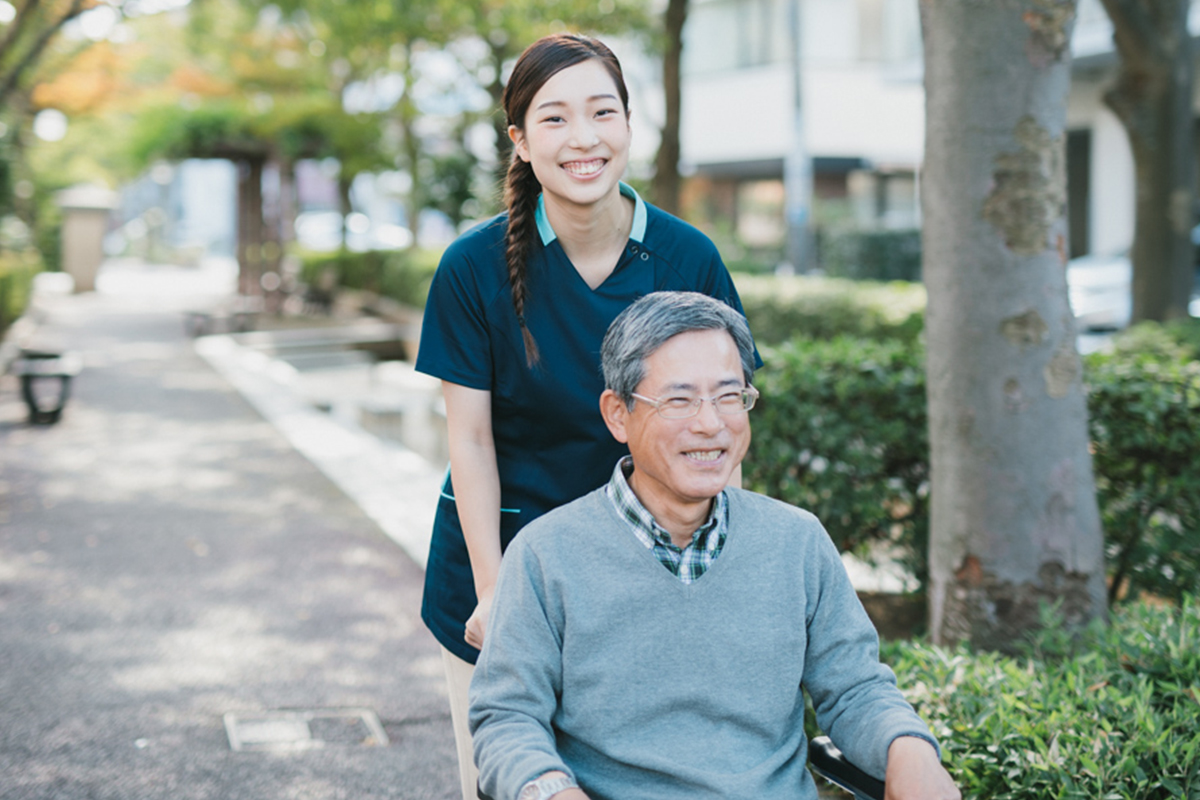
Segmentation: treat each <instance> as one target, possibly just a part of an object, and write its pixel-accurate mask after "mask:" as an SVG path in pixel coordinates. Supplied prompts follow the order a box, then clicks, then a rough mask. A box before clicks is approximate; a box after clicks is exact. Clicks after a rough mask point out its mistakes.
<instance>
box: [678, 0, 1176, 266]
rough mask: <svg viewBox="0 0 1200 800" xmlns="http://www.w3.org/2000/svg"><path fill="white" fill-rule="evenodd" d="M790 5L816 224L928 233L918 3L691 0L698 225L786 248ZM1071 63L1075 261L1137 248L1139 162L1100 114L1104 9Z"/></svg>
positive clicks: (1110, 118) (688, 79) (688, 105)
mask: <svg viewBox="0 0 1200 800" xmlns="http://www.w3.org/2000/svg"><path fill="white" fill-rule="evenodd" d="M794 3H798V5H799V7H800V16H799V19H800V24H799V26H798V29H799V31H800V34H799V36H800V44H801V49H800V52H801V55H802V60H801V69H800V71H801V74H802V76H803V78H802V83H801V104H802V107H803V116H802V118H803V131H804V138H805V143H806V148H807V150H808V152H809V154H810V155H811V156H812V159H813V172H814V178H815V180H814V196H815V200H814V211H815V219H816V221H817V223H818V224H828V223H830V222H831V221H832V222H834V223H838V222H842V223H846V224H852V225H857V226H861V227H870V226H877V227H887V228H904V227H915V226H917V225H919V222H920V216H919V211H920V208H919V206H920V203H919V192H918V184H917V181H916V175H917V174H918V172H919V167H920V163H921V160H922V155H923V149H924V135H925V134H924V113H925V112H924V88H923V85H922V66H921V61H922V51H921V33H920V20H919V14H918V10H917V0H692V3H691V10H690V12H689V17H688V23H687V27H686V29H685V34H684V36H685V46H684V84H683V125H682V128H683V131H682V139H683V142H682V144H683V169H684V172H685V174H688V175H690V178H691V179H690V181H689V184H688V190H687V198H686V201H685V202H686V205H687V209H688V212H689V214H690V215H693V216H695V217H696V218H698V219H700V220H704V219H708V220H714V221H715V220H719V219H721V218H725V219H733V220H734V226H733V227H734V230H733V231H730V233H733V234H735V235H736V237H737V239H738V240H739V241H741V242H742V243H744V244H746V245H748V246H750V247H756V246H757V247H762V248H763V249H764V250H767V249H769V248H771V247H780V246H782V242H783V237H784V221H783V200H784V197H783V177H782V176H783V162H784V158H785V156H786V154H787V153H788V151H789V148H790V147H791V146H792V141H793V138H792V130H793V119H794V110H793V97H794V88H793V87H794V81H793V75H794V73H795V67H794V65H793V62H792V53H793V43H794V41H795V39H794V37H793V34H792V31H793V30H794V28H793V20H794V19H795V17H793V16H792V14H793V8H794V5H793V4H794ZM1191 22H1192V24H1191V30H1192V33H1193V36H1195V35H1197V34H1200V0H1193V7H1192V15H1191ZM1072 53H1073V59H1074V60H1073V68H1072V69H1073V72H1072V76H1073V77H1072V85H1071V92H1070V96H1069V99H1068V109H1067V127H1068V136H1067V163H1068V182H1069V185H1070V186H1069V189H1070V202H1069V214H1070V225H1071V239H1072V242H1071V250H1072V253H1071V254H1072V255H1081V254H1084V253H1100V254H1109V253H1116V252H1120V251H1122V250H1124V249H1127V248H1128V247H1129V246H1130V244H1131V243H1132V240H1133V222H1134V220H1133V217H1134V174H1133V158H1132V154H1131V152H1130V148H1129V143H1128V139H1127V137H1126V134H1125V129H1124V128H1123V126H1122V125H1121V123H1120V121H1119V120H1118V119H1117V118H1116V116H1115V115H1114V114H1113V113H1112V112H1111V111H1110V110H1109V109H1108V108H1107V106H1105V105H1104V102H1103V93H1104V91H1105V90H1106V89H1107V88H1108V87H1109V86H1110V85H1111V84H1112V82H1113V81H1114V78H1115V73H1116V68H1117V56H1116V54H1115V52H1114V48H1113V44H1112V26H1111V24H1110V22H1109V20H1108V17H1107V15H1106V14H1105V12H1104V9H1103V7H1102V6H1101V4H1100V0H1081V2H1080V5H1079V11H1078V20H1077V23H1076V27H1075V31H1074V35H1073V38H1072ZM1198 85H1200V81H1198ZM714 224H715V223H714Z"/></svg>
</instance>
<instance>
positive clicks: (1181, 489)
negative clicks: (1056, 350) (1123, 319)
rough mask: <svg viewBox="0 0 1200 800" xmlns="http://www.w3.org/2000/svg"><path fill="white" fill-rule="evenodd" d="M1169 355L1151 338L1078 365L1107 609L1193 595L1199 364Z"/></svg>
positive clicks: (1199, 576) (1196, 582)
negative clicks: (1147, 597) (1143, 345)
mask: <svg viewBox="0 0 1200 800" xmlns="http://www.w3.org/2000/svg"><path fill="white" fill-rule="evenodd" d="M1153 333H1156V332H1155V331H1153V330H1142V331H1139V332H1137V333H1136V334H1135V336H1134V337H1131V338H1130V339H1127V340H1126V341H1125V342H1124V345H1126V346H1127V345H1128V344H1129V343H1130V342H1132V341H1139V340H1142V341H1145V340H1146V339H1147V338H1148V335H1150V334H1153ZM1157 333H1159V334H1161V333H1163V332H1162V331H1161V329H1159V331H1157ZM1171 345H1172V342H1171V340H1170V339H1169V338H1160V339H1157V340H1156V342H1155V346H1154V347H1153V348H1147V349H1145V350H1142V351H1129V350H1124V349H1121V348H1118V349H1117V350H1115V351H1114V352H1113V353H1110V354H1092V355H1090V356H1088V358H1087V360H1086V370H1085V373H1084V374H1085V380H1086V381H1087V385H1088V410H1089V415H1090V418H1091V420H1090V429H1091V440H1092V451H1093V463H1094V468H1095V474H1096V493H1097V497H1098V499H1099V502H1100V509H1101V513H1102V514H1103V518H1104V530H1105V533H1106V537H1105V539H1106V541H1105V547H1106V551H1107V557H1108V562H1109V574H1110V578H1111V585H1110V589H1109V599H1110V601H1113V600H1115V599H1116V598H1117V597H1118V596H1119V595H1120V594H1121V593H1130V592H1132V593H1137V592H1142V591H1145V592H1150V593H1151V594H1154V595H1158V596H1161V597H1167V598H1171V599H1173V600H1178V599H1179V598H1181V597H1182V596H1183V594H1184V593H1187V592H1200V362H1197V361H1188V360H1185V358H1184V357H1183V356H1182V354H1181V352H1180V351H1182V350H1183V348H1181V347H1178V346H1176V347H1175V348H1172V346H1171ZM1173 350H1174V352H1173Z"/></svg>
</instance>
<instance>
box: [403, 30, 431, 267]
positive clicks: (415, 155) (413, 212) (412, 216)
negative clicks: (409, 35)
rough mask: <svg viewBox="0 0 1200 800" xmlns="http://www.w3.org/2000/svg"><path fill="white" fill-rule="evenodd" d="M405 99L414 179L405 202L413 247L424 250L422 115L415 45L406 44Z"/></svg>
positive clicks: (405, 126) (405, 125)
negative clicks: (416, 92)
mask: <svg viewBox="0 0 1200 800" xmlns="http://www.w3.org/2000/svg"><path fill="white" fill-rule="evenodd" d="M403 75H404V96H403V97H401V98H400V103H399V112H400V113H399V122H400V130H401V133H402V136H403V139H404V142H403V144H402V147H403V149H404V162H405V165H406V166H407V167H408V174H409V176H410V177H411V178H412V181H411V184H410V185H409V187H408V196H407V197H406V198H405V200H404V213H405V215H406V216H407V217H408V228H409V230H410V231H411V232H412V240H411V241H412V247H413V248H414V249H416V248H417V247H419V246H420V241H419V234H420V230H421V209H423V208H424V207H425V185H424V184H423V183H422V180H421V137H420V136H418V135H417V120H418V118H419V117H420V114H421V112H420V111H418V110H417V103H416V100H414V99H413V92H412V87H413V85H414V84H415V83H416V78H417V75H416V70H414V69H413V52H412V45H411V43H409V42H405V44H404V70H403Z"/></svg>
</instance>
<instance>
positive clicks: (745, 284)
mask: <svg viewBox="0 0 1200 800" xmlns="http://www.w3.org/2000/svg"><path fill="white" fill-rule="evenodd" d="M734 283H735V284H736V285H737V289H738V294H739V295H741V298H742V306H743V307H744V308H745V310H746V318H747V320H749V322H750V330H751V331H753V332H754V340H755V341H756V342H757V343H759V344H760V345H762V344H766V345H771V344H780V343H782V342H785V341H787V340H788V339H791V338H793V337H796V336H803V337H807V338H810V339H832V338H833V337H835V336H843V335H846V336H861V337H866V338H870V339H903V340H905V341H913V340H915V339H917V338H918V337H919V336H920V335H921V331H922V329H923V328H924V325H925V321H924V311H925V287H924V286H922V285H921V284H919V283H902V282H892V283H873V282H869V281H851V280H846V279H843V278H820V277H814V276H809V275H795V276H786V277H784V276H763V275H747V274H735V275H734Z"/></svg>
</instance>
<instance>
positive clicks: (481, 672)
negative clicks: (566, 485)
mask: <svg viewBox="0 0 1200 800" xmlns="http://www.w3.org/2000/svg"><path fill="white" fill-rule="evenodd" d="M530 538H532V537H530V536H528V531H527V532H526V534H525V535H522V536H518V537H517V538H516V539H515V540H514V541H513V543H512V545H510V546H509V549H508V551H507V552H506V553H505V556H504V559H503V561H502V562H501V565H500V574H499V577H498V579H497V582H496V593H495V596H494V599H493V603H492V611H491V617H490V619H489V622H488V630H487V635H486V637H485V638H484V645H483V651H482V652H481V654H480V656H479V661H478V663H477V664H476V666H475V675H474V677H473V678H472V680H471V690H470V700H471V708H470V714H469V724H470V728H471V734H472V737H473V740H474V748H475V763H476V765H478V767H479V782H480V786H481V787H482V788H483V790H484V792H486V793H487V794H488V795H490V796H491V797H493V798H496V800H507V799H508V798H515V797H516V796H517V793H518V792H519V791H520V789H521V787H522V786H524V785H525V783H526V782H528V781H530V780H532V779H533V778H536V777H537V776H539V775H541V774H543V773H545V772H549V771H550V770H556V769H557V770H562V771H563V772H565V773H567V774H568V775H573V774H574V773H572V771H571V770H570V769H569V768H568V767H567V765H566V764H565V763H564V762H563V760H562V759H561V758H560V757H559V755H558V750H557V748H556V746H555V738H554V732H553V729H552V727H551V721H552V719H553V717H554V714H555V712H556V710H557V708H558V696H559V694H560V693H561V690H562V636H561V628H560V627H559V625H557V624H556V623H555V622H554V621H553V620H554V619H556V618H558V619H561V614H557V613H555V611H554V610H552V609H550V608H549V607H548V604H549V603H553V602H555V601H554V600H553V598H551V597H549V596H548V587H547V584H546V581H545V576H544V573H543V571H542V569H541V564H540V562H539V560H538V558H537V557H536V554H535V553H534V552H533V551H532V549H531V548H530V547H529V546H528V542H527V540H528V539H530Z"/></svg>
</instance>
